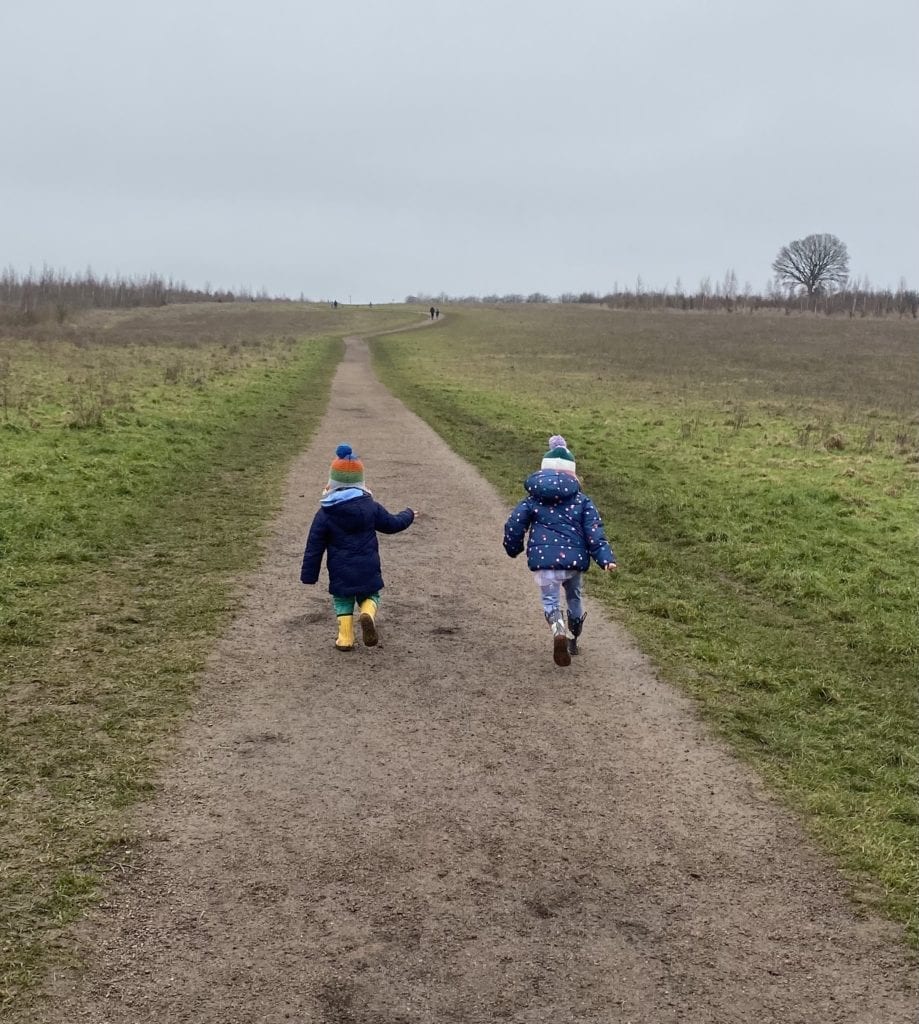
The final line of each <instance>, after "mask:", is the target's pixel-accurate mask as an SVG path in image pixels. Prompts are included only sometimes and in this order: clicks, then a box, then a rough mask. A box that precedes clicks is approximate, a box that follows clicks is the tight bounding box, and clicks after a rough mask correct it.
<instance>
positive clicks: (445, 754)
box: [31, 339, 917, 1024]
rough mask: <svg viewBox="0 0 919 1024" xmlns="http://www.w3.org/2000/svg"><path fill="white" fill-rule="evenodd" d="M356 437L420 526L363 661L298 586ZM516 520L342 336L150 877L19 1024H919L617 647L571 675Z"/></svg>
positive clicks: (751, 796)
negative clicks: (335, 467) (506, 526)
mask: <svg viewBox="0 0 919 1024" xmlns="http://www.w3.org/2000/svg"><path fill="white" fill-rule="evenodd" d="M341 441H348V442H350V443H351V444H353V445H354V447H355V450H357V451H358V452H360V453H361V455H362V457H363V459H364V462H365V465H366V468H367V483H368V486H369V487H371V488H372V489H373V491H374V493H375V496H376V497H377V499H378V500H380V501H381V502H382V503H383V504H384V505H386V506H387V507H388V508H389V509H390V510H391V511H397V510H399V509H401V508H403V507H405V506H411V507H414V508H417V509H419V510H420V511H421V513H422V515H421V518H420V519H419V521H418V522H417V523H416V524H415V525H413V526H412V527H411V529H410V530H408V531H407V532H406V533H404V534H400V535H398V536H395V537H384V538H381V550H382V554H383V566H384V577H385V579H386V582H387V586H386V589H385V591H384V593H383V604H382V608H381V612H380V631H381V638H382V644H381V647H379V648H376V649H372V650H367V649H363V648H358V649H357V650H356V651H355V652H353V653H351V654H342V653H339V652H337V651H335V650H334V649H333V647H332V640H333V639H334V615H333V613H332V610H331V604H330V600H329V596H328V594H327V593H326V592H325V585H324V583H321V584H320V586H319V587H315V588H304V587H301V586H300V584H299V582H298V578H297V577H298V570H299V562H300V556H301V554H302V546H303V540H304V538H305V534H306V529H307V527H308V525H309V521H310V519H311V517H312V514H313V511H314V509H315V507H316V503H317V501H318V496H319V492H320V490H321V488H322V485H323V483H324V482H325V479H326V476H327V470H328V464H329V461H330V459H331V456H332V453H333V452H334V449H335V446H336V445H337V444H338V443H339V442H341ZM506 512H507V509H506V508H505V506H504V504H503V503H502V502H501V500H500V499H499V498H498V497H497V496H496V495H495V493H494V492H493V491H492V490H491V488H490V487H489V486H488V485H487V484H485V483H484V481H483V480H482V479H481V478H480V477H479V476H478V475H477V474H476V473H475V471H474V470H473V469H472V468H471V467H470V466H468V465H467V464H466V463H464V462H463V461H462V460H461V459H460V458H458V457H457V456H456V455H455V454H454V453H452V452H451V451H450V450H449V449H448V448H447V447H446V446H445V445H444V443H443V442H442V441H441V440H440V439H439V438H438V437H437V436H436V435H435V434H434V433H433V432H432V431H431V430H430V428H428V427H427V426H426V425H425V424H424V423H422V422H421V421H420V420H419V419H418V418H417V417H415V416H414V415H413V414H411V413H410V412H408V411H407V410H406V409H405V407H404V406H403V405H401V403H399V402H398V401H397V400H396V399H394V398H393V397H392V396H391V395H390V394H389V393H388V392H387V391H386V390H385V389H384V388H383V387H382V385H380V384H379V383H378V382H377V380H376V379H375V377H374V376H373V374H372V372H371V369H370V364H369V357H368V353H367V349H366V346H365V344H364V343H363V342H361V341H359V340H358V339H349V341H348V345H347V351H346V356H345V359H344V361H343V362H342V364H341V366H340V367H339V370H338V373H337V376H336V378H335V382H334V385H333V389H332V395H331V399H330V404H329V408H328V411H327V413H326V416H325V418H324V420H323V423H322V425H321V427H320V429H319V431H318V432H317V434H316V436H315V438H314V440H313V443H312V444H311V445H310V447H309V449H308V450H307V451H306V452H304V454H303V456H302V457H301V458H300V459H298V461H297V462H296V464H295V465H294V467H293V470H292V473H291V475H290V478H289V481H288V488H287V493H286V498H285V502H284V506H283V509H282V511H281V513H280V515H279V516H278V519H277V520H276V522H275V524H274V527H273V530H272V533H271V537H270V541H269V543H268V545H267V549H266V552H265V558H264V561H263V563H262V566H261V568H260V569H259V571H258V572H257V573H256V574H255V575H254V576H253V577H252V579H251V580H250V581H249V582H248V586H247V590H246V594H245V599H244V602H243V608H242V611H241V612H240V614H239V616H238V617H237V619H236V620H235V621H234V623H233V624H232V626H231V628H230V629H229V630H228V632H227V634H226V636H224V637H223V638H222V640H221V641H220V643H219V644H218V646H217V648H216V650H215V652H214V655H213V657H212V658H211V660H210V662H209V665H208V669H207V671H206V673H205V674H204V677H203V679H202V682H201V688H200V691H199V695H198V699H197V704H196V707H195V710H194V713H193V715H192V717H191V719H190V721H189V722H188V724H187V726H186V728H185V730H184V733H183V736H182V740H181V745H180V750H179V753H178V756H177V758H176V761H175V763H174V765H173V766H172V767H170V768H169V769H168V770H167V771H165V772H164V775H163V778H162V785H161V790H160V792H159V794H158V796H157V797H156V799H155V800H154V801H152V802H151V804H150V805H149V806H147V807H146V808H144V809H143V810H142V812H141V821H140V829H141V833H142V835H143V836H144V839H143V841H142V843H141V844H140V847H139V850H138V852H137V857H136V863H135V866H134V867H133V868H132V870H131V871H130V872H129V873H128V874H127V876H126V877H124V878H117V877H116V878H113V880H112V889H111V898H110V900H109V901H108V902H107V903H106V904H105V905H104V906H102V907H101V908H100V909H99V910H98V911H97V912H96V913H95V914H94V915H93V917H92V919H91V920H89V921H88V922H86V923H85V924H84V925H83V926H82V927H81V928H80V929H79V932H78V935H79V941H80V947H81V950H82V951H83V954H84V956H85V958H86V970H85V971H84V972H83V973H82V974H65V975H62V976H60V977H58V978H56V979H53V980H52V981H51V983H50V984H49V996H50V999H49V1000H48V1001H47V1002H45V1003H43V1004H42V1005H41V1006H40V1008H39V1009H38V1010H37V1011H36V1013H35V1014H34V1015H33V1017H32V1018H31V1019H33V1020H41V1021H44V1022H48V1024H52V1022H54V1024H63V1022H67V1024H71V1022H77V1021H98V1022H102V1021H105V1022H119V1024H121V1022H124V1024H128V1022H130V1024H141V1022H153V1021H156V1022H180V1021H189V1022H191V1021H194V1022H201V1024H210V1022H215V1024H216V1022H218V1021H219V1022H221V1024H229V1022H240V1024H242V1022H256V1021H257V1022H276V1021H277V1022H280V1021H290V1020H294V1021H303V1022H306V1021H310V1022H312V1021H316V1022H373V1024H384V1022H386V1024H392V1022H401V1024H415V1022H418V1024H420V1022H431V1024H433V1022H446V1021H458V1022H459V1021H463V1022H471V1021H482V1022H485V1021H494V1020H508V1021H519V1022H534V1021H551V1022H564V1021H597V1022H600V1021H603V1022H627V1021H628V1022H633V1024H638V1022H648V1024H651V1022H654V1024H664V1022H670V1021H691V1022H693V1024H705V1022H719V1024H720V1022H735V1021H736V1022H745V1021H750V1020H757V1021H759V1022H770V1021H775V1022H782V1024H791V1022H802V1024H804V1022H808V1024H811V1022H815V1021H820V1022H851V1024H875V1022H876V1024H897V1022H901V1021H902V1022H905V1021H913V1020H914V1019H915V1015H916V1007H917V996H916V990H915V986H914V982H913V978H912V972H911V970H910V965H909V963H908V961H907V956H906V954H905V952H904V950H903V947H902V946H901V945H900V943H899V932H898V931H897V930H896V929H895V928H894V927H893V926H890V925H887V924H886V923H884V922H881V921H878V920H875V919H873V918H867V917H864V916H863V915H861V914H860V913H859V912H857V911H856V909H855V908H854V907H853V906H852V904H851V903H850V902H849V901H848V899H847V897H846V892H845V887H844V886H843V885H842V883H841V882H840V881H839V878H838V876H837V874H836V872H835V870H834V869H833V867H832V865H831V864H830V863H829V862H828V861H826V860H825V859H824V858H822V857H821V856H820V855H818V854H817V853H815V852H814V851H813V850H812V849H811V848H810V846H809V844H808V843H807V842H806V840H805V839H804V837H803V836H802V834H801V831H800V829H799V827H798V825H797V824H796V822H795V821H794V819H793V818H792V817H791V816H790V815H789V814H788V813H787V812H785V811H784V810H783V809H781V808H780V807H778V806H777V805H776V804H775V803H774V802H773V801H772V800H771V799H770V798H769V796H768V795H767V794H766V793H765V792H764V791H763V789H762V788H761V786H760V785H759V783H758V782H757V780H756V779H755V778H754V777H753V776H752V774H751V773H750V772H749V771H747V769H746V768H745V767H744V766H742V765H738V764H737V763H736V762H735V761H734V760H733V759H732V758H731V757H730V756H728V755H727V754H726V753H725V752H724V751H723V750H722V749H721V747H720V746H719V745H718V744H717V743H715V742H714V741H713V740H711V738H710V737H709V736H708V734H707V732H706V730H705V729H704V727H702V726H701V725H700V724H699V723H698V721H697V718H696V716H695V714H694V712H693V709H692V706H691V705H690V704H689V703H688V702H687V701H685V700H683V699H682V698H681V697H679V696H678V695H677V694H675V693H674V692H673V691H672V690H671V689H670V688H669V687H667V686H665V685H663V684H662V683H660V682H659V681H658V680H657V678H656V677H655V675H654V672H653V670H652V669H651V668H650V666H649V665H648V663H647V661H646V660H645V659H644V658H643V657H642V655H641V654H640V652H638V651H637V649H636V648H635V647H634V645H633V644H632V643H631V641H630V640H629V638H628V637H627V636H626V635H625V634H624V633H623V631H622V630H621V629H619V628H618V627H617V626H616V625H615V624H613V623H610V622H606V621H604V619H603V618H602V614H601V613H600V611H599V609H598V608H591V609H590V617H589V618H588V620H587V627H586V630H585V634H584V643H583V649H584V653H583V654H582V655H581V656H580V657H578V658H576V659H574V661H573V664H572V666H571V668H569V669H558V668H556V667H555V666H554V665H553V664H552V660H551V654H550V645H549V640H548V634H547V631H546V630H545V625H544V623H543V621H542V615H541V612H540V610H539V606H538V600H537V595H536V589H535V587H534V586H533V583H532V581H531V580H530V578H529V574H528V573H527V571H526V568H525V566H524V564H523V563H522V560H516V561H513V562H512V561H510V560H509V559H507V558H506V557H505V556H504V554H503V551H502V549H501V543H500V541H501V526H502V523H503V520H504V517H505V515H506ZM607 525H608V527H609V532H610V535H611V538H612V539H613V541H614V543H615V524H614V523H608V524H607ZM621 554H622V557H623V562H624V564H627V562H628V553H627V552H622V553H621Z"/></svg>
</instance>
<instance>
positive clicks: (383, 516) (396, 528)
mask: <svg viewBox="0 0 919 1024" xmlns="http://www.w3.org/2000/svg"><path fill="white" fill-rule="evenodd" d="M414 521H415V513H414V511H413V510H412V509H410V508H406V509H403V510H402V511H401V512H397V513H396V514H395V515H393V513H392V512H387V511H386V509H385V508H383V506H382V505H381V504H380V503H379V502H377V503H376V515H375V517H374V521H373V525H374V527H375V528H376V530H377V531H378V532H379V533H401V532H402V531H403V530H407V529H408V528H409V527H410V526H411V525H412V523H413V522H414Z"/></svg>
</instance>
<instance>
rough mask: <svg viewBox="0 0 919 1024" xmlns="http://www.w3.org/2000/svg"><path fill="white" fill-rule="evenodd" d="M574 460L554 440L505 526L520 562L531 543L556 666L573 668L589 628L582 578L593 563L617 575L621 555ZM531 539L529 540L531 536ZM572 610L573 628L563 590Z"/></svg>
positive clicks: (531, 565) (559, 440)
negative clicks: (563, 604) (563, 607)
mask: <svg viewBox="0 0 919 1024" xmlns="http://www.w3.org/2000/svg"><path fill="white" fill-rule="evenodd" d="M575 471H576V465H575V460H574V456H573V455H572V454H571V452H570V451H569V449H568V444H567V442H566V441H565V439H564V438H563V437H562V436H561V435H560V434H554V435H553V436H552V437H550V438H549V451H547V452H546V454H545V455H544V456H543V459H542V465H541V467H540V469H539V472H537V473H532V474H531V475H530V476H528V477H527V479H526V480H525V481H524V485H523V486H524V488H525V489H526V491H527V497H526V498H524V499H523V501H521V502H520V504H519V505H518V506H517V507H516V508H515V509H514V511H513V512H511V514H510V516H509V517H508V519H507V522H506V523H505V524H504V550H505V551H506V552H507V553H508V554H509V555H510V556H511V558H516V557H517V555H519V554H520V552H521V551H523V546H524V540H526V549H527V565H528V566H529V568H530V569H531V570H532V572H533V576H534V578H535V580H536V583H537V585H538V586H539V592H540V596H541V598H542V607H543V611H544V612H545V616H546V621H547V622H548V623H549V628H550V629H551V630H552V656H553V659H554V661H555V664H556V665H562V666H564V665H570V664H571V655H572V654H577V653H578V637H579V636H580V635H581V631H582V629H583V627H584V618H585V615H584V607H583V605H582V604H581V577H582V575H583V573H584V572H586V571H587V569H588V567H589V566H590V560H591V558H592V559H593V560H594V561H595V562H596V563H597V564H598V565H599V566H600V567H601V568H602V569H604V570H605V571H606V572H615V571H616V568H617V566H616V556H615V555H614V554H613V549H612V548H611V547H610V545H609V541H607V539H606V535H605V534H604V532H603V523H602V521H601V519H600V514H599V512H597V509H596V506H595V505H594V503H593V502H592V501H591V500H590V498H588V497H587V495H586V494H584V493H583V491H582V490H581V484H580V481H579V480H578V478H577V475H576V472H575ZM528 534H529V536H527V535H528ZM562 589H564V591H565V599H566V602H567V605H568V629H569V630H570V631H571V634H570V636H569V634H568V631H567V630H566V629H565V619H564V616H563V615H562V610H561V590H562Z"/></svg>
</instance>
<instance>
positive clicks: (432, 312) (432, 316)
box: [431, 306, 435, 320]
mask: <svg viewBox="0 0 919 1024" xmlns="http://www.w3.org/2000/svg"><path fill="white" fill-rule="evenodd" d="M434 312H435V310H434V307H433V306H431V319H432V320H433V319H434Z"/></svg>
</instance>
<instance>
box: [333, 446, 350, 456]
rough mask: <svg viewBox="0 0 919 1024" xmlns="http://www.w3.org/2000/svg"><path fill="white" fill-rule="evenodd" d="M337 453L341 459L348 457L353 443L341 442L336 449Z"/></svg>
mask: <svg viewBox="0 0 919 1024" xmlns="http://www.w3.org/2000/svg"><path fill="white" fill-rule="evenodd" d="M335 454H336V455H337V456H338V457H339V458H340V459H347V458H348V457H349V456H350V455H351V445H350V444H340V445H339V446H338V447H337V448H336V449H335Z"/></svg>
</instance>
